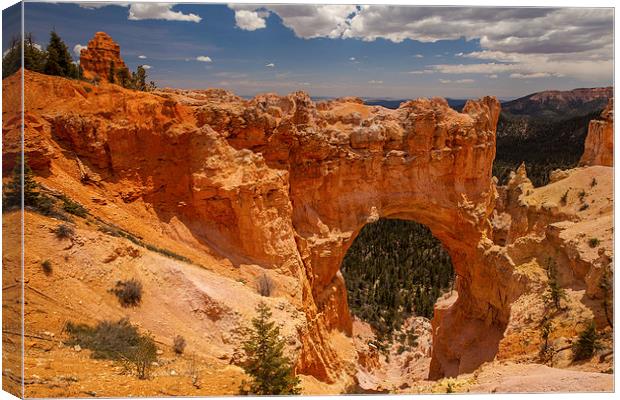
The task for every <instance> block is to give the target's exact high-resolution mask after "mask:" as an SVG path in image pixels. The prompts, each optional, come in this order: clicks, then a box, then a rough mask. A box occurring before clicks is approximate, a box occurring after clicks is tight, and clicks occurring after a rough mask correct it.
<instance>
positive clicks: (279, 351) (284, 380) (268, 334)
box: [240, 302, 300, 395]
mask: <svg viewBox="0 0 620 400" xmlns="http://www.w3.org/2000/svg"><path fill="white" fill-rule="evenodd" d="M256 312H257V313H258V316H257V317H256V318H254V319H253V320H252V325H253V329H251V330H250V331H249V337H248V339H247V341H246V342H245V343H244V344H243V350H244V351H245V355H246V361H245V362H244V364H243V369H244V370H245V372H246V373H247V374H248V375H250V376H251V377H252V381H251V382H249V383H247V382H242V383H241V387H240V391H241V393H242V394H251V395H290V394H299V393H300V388H299V382H300V381H299V378H298V377H296V376H295V374H294V371H293V366H292V363H291V360H290V359H289V358H288V357H286V356H285V355H284V352H283V350H284V340H282V339H281V338H280V329H279V328H278V327H277V326H276V325H275V322H273V321H272V320H271V315H272V314H271V311H270V310H269V307H268V306H267V305H266V304H265V303H264V302H261V303H259V305H258V307H256Z"/></svg>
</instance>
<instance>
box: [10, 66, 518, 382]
mask: <svg viewBox="0 0 620 400" xmlns="http://www.w3.org/2000/svg"><path fill="white" fill-rule="evenodd" d="M6 84H9V82H8V81H7V83H6ZM25 85H26V91H25V93H26V99H25V107H26V128H25V129H26V153H27V154H28V155H29V158H30V159H31V160H33V159H35V158H36V159H37V161H36V163H35V165H33V167H34V168H35V170H37V171H38V172H39V173H40V174H42V175H44V176H46V177H47V178H46V179H47V180H46V184H48V185H50V186H54V187H56V188H63V190H65V191H69V192H70V194H71V196H77V197H78V198H79V196H80V190H79V187H80V185H78V186H77V187H75V185H68V184H67V179H70V178H69V177H75V178H74V179H77V180H80V181H81V187H82V188H87V187H88V190H94V191H97V193H100V194H99V195H98V196H100V197H103V198H108V199H110V201H114V202H115V201H116V200H114V198H116V199H119V200H120V201H122V203H120V204H119V205H118V206H115V207H116V208H115V209H117V210H118V209H119V207H121V208H123V209H127V210H133V211H131V212H134V213H138V212H143V213H144V212H145V211H140V210H148V212H149V213H151V214H150V215H154V216H156V217H157V220H158V224H159V227H154V228H153V230H154V232H155V231H156V232H158V234H159V232H161V231H162V230H164V231H168V232H170V235H169V237H168V238H167V245H168V246H172V245H174V243H175V241H177V242H179V243H189V244H191V245H192V247H197V246H196V243H198V244H199V246H202V247H200V249H209V250H208V251H210V252H212V253H213V254H215V255H216V256H218V257H224V258H226V259H228V260H230V262H231V263H232V265H233V266H241V265H246V264H252V265H257V266H260V267H261V268H265V269H271V270H273V271H274V272H275V273H277V274H280V275H282V276H284V277H286V276H289V277H291V278H292V281H293V282H295V284H294V285H287V286H285V285H282V287H283V289H282V290H283V292H282V294H283V295H286V296H288V297H290V299H291V301H292V302H293V303H294V304H296V306H297V307H298V308H299V309H300V310H301V311H303V312H304V313H305V315H306V326H305V327H304V328H302V331H300V332H299V334H300V340H301V342H302V350H301V353H300V354H299V359H298V369H299V372H303V373H306V374H311V375H314V376H315V377H317V378H319V379H321V380H324V381H333V380H334V379H337V378H338V375H339V374H340V373H341V371H342V366H341V360H339V358H338V357H337V354H336V352H334V351H333V349H332V348H331V347H330V344H329V343H328V341H327V337H328V332H329V331H330V330H341V331H343V332H345V333H350V332H351V321H350V317H349V312H348V308H347V303H346V290H345V286H344V283H343V279H342V276H341V275H340V273H339V267H340V263H341V261H342V258H343V256H344V254H345V252H346V250H347V248H348V247H349V245H350V244H351V242H352V241H353V240H354V239H355V237H356V235H357V233H358V232H359V231H360V229H361V228H362V227H363V226H364V224H366V223H367V222H369V221H374V220H376V219H377V218H380V217H386V218H402V219H411V220H416V221H418V222H421V223H423V224H426V225H428V226H429V227H430V229H431V230H432V232H433V234H434V235H435V236H437V237H438V238H439V239H440V240H441V241H442V242H443V244H444V245H445V247H446V248H447V250H448V252H449V253H450V256H451V258H452V260H453V263H454V266H455V269H456V272H457V275H458V279H457V285H456V289H457V290H458V299H456V300H455V299H452V300H451V302H450V304H449V306H446V305H445V304H444V305H443V306H441V307H440V311H439V312H438V313H437V314H438V317H437V318H436V319H435V321H434V323H433V327H434V331H433V335H434V343H435V345H434V350H433V361H432V366H431V372H432V375H433V376H441V375H444V374H450V375H451V374H456V373H459V372H464V371H471V370H473V369H474V368H475V367H477V366H478V365H479V364H480V363H482V362H484V361H487V360H490V359H492V358H493V357H494V356H495V351H496V349H497V342H498V341H499V337H501V334H502V332H503V329H504V327H505V325H506V324H507V323H508V319H509V299H510V298H511V293H508V292H507V290H509V289H510V287H511V285H512V284H511V283H509V282H507V280H508V279H509V277H510V274H509V273H506V272H505V271H504V270H503V269H502V266H501V265H496V264H495V263H493V262H489V259H491V260H493V257H494V254H495V253H493V251H494V250H493V242H492V241H491V239H489V238H488V237H489V236H491V232H490V229H491V225H490V224H489V219H488V217H489V215H490V213H491V210H492V209H493V202H494V199H495V189H494V185H493V183H492V181H491V166H492V162H493V158H494V154H495V126H496V123H497V119H498V116H499V102H498V101H497V100H496V99H494V98H491V97H485V98H483V99H481V100H478V101H469V102H468V103H467V104H466V105H465V107H464V109H463V112H462V113H458V112H456V111H454V110H452V109H451V108H450V107H448V104H447V103H446V101H445V100H443V99H432V100H427V99H419V100H415V101H409V102H406V103H404V104H403V105H402V106H401V107H400V108H399V109H397V110H388V109H385V108H382V107H369V106H365V105H363V104H362V102H361V100H358V99H351V98H348V99H341V100H336V101H330V102H324V103H318V104H315V103H314V102H312V101H311V100H310V98H309V97H308V95H307V94H305V93H303V92H296V93H293V94H290V95H288V96H284V97H281V96H276V95H271V94H267V95H261V96H257V97H255V98H254V99H252V100H243V99H240V98H238V97H236V96H234V95H232V94H230V93H228V92H224V91H221V90H207V91H167V92H159V93H142V92H136V91H129V90H125V89H122V88H120V87H118V86H116V85H102V86H99V87H96V86H92V85H89V84H86V83H83V82H77V81H70V80H66V79H62V78H56V77H49V76H44V75H39V74H35V73H30V72H26V78H25ZM40 93H46V96H45V100H43V97H42V96H39V95H38V94H40ZM49 98H53V99H55V101H53V102H50V101H49ZM14 128H16V127H14ZM11 132H12V129H11V128H10V127H8V126H6V127H5V133H6V134H11ZM10 159H11V157H10V155H9V157H7V160H10ZM83 190H85V189H83ZM83 190H82V191H83ZM82 196H83V195H82ZM84 201H85V202H86V205H87V206H89V208H92V209H93V210H99V211H95V212H99V213H100V216H101V217H102V218H107V219H110V218H117V220H115V222H116V223H117V224H119V225H120V226H123V224H126V223H127V222H126V221H124V220H123V219H122V218H120V217H119V216H118V215H119V214H118V212H116V211H115V212H113V213H110V211H109V210H110V209H109V208H103V207H100V206H99V204H101V200H100V199H98V198H90V199H85V200H84ZM147 222H148V221H147V220H145V222H144V224H143V225H144V226H150V225H153V226H154V223H150V222H148V223H147ZM136 229H144V230H146V229H147V228H145V227H143V226H140V227H137V228H136ZM144 234H152V233H148V232H146V231H145V233H144ZM178 249H183V248H182V247H181V245H179V247H178ZM179 251H187V250H179ZM195 254H197V253H195ZM198 256H199V255H197V257H198ZM283 279H284V278H283ZM457 334H458V340H459V342H458V343H457V344H458V345H457V346H455V345H454V343H451V342H452V341H453V340H455V336H457ZM480 337H485V338H490V339H489V340H490V343H491V346H490V347H489V342H481V341H480V340H478V339H479V338H480Z"/></svg>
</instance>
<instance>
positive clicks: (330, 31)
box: [228, 4, 357, 39]
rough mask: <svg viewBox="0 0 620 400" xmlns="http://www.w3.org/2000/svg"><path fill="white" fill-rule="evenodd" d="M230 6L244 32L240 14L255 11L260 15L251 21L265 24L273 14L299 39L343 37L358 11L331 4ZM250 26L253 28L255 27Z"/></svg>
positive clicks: (349, 7) (351, 7)
mask: <svg viewBox="0 0 620 400" xmlns="http://www.w3.org/2000/svg"><path fill="white" fill-rule="evenodd" d="M228 7H230V8H231V9H233V10H235V21H236V22H237V27H239V28H241V29H246V28H244V27H243V26H242V25H240V24H239V20H238V18H237V15H238V14H239V13H243V15H246V16H247V14H246V13H244V11H250V12H256V13H258V14H257V16H256V18H255V17H254V16H252V19H254V20H257V19H258V18H260V19H261V20H262V22H263V23H266V18H267V16H268V15H269V13H274V14H277V15H278V16H279V17H280V18H281V19H282V23H283V24H284V26H286V27H287V28H289V29H291V30H292V31H293V32H294V33H295V35H296V36H297V37H300V38H304V39H312V38H317V37H329V38H338V37H341V36H342V33H343V32H344V30H345V29H347V21H348V18H349V17H350V16H351V15H352V14H353V13H355V12H356V9H357V8H356V6H354V5H331V4H320V5H310V4H308V5H306V4H270V5H259V4H256V5H253V4H244V5H237V4H229V5H228ZM261 13H262V14H261ZM255 22H256V23H258V22H257V21H255ZM250 26H251V27H253V25H250ZM246 30H247V29H246Z"/></svg>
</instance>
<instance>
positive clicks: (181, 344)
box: [172, 335, 187, 354]
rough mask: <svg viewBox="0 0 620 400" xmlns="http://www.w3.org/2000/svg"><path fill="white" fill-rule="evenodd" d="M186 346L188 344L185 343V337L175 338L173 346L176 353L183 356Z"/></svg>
mask: <svg viewBox="0 0 620 400" xmlns="http://www.w3.org/2000/svg"><path fill="white" fill-rule="evenodd" d="M186 344H187V343H185V338H183V336H181V335H177V336H176V337H175V338H174V344H173V345H172V348H173V349H174V352H175V353H177V354H183V351H184V350H185V346H186Z"/></svg>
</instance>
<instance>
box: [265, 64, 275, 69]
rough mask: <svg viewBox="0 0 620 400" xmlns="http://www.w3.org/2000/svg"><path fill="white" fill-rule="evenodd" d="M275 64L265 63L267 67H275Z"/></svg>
mask: <svg viewBox="0 0 620 400" xmlns="http://www.w3.org/2000/svg"><path fill="white" fill-rule="evenodd" d="M275 66H276V65H275V64H274V63H269V64H265V67H267V68H273V67H275Z"/></svg>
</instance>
